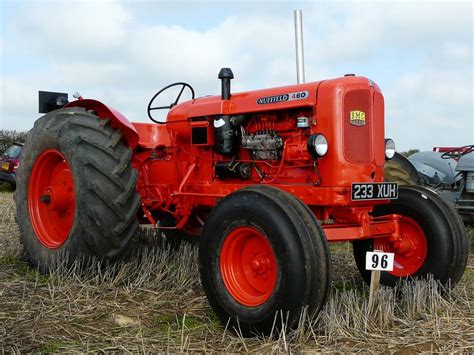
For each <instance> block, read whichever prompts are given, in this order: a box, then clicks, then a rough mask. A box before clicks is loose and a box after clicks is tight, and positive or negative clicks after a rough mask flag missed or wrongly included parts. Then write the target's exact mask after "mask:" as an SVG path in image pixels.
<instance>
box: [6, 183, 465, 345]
mask: <svg viewBox="0 0 474 355" xmlns="http://www.w3.org/2000/svg"><path fill="white" fill-rule="evenodd" d="M138 239H139V241H140V248H139V250H138V251H137V254H136V257H135V258H133V261H131V262H129V263H126V264H125V263H124V264H117V265H113V266H108V267H106V268H101V267H98V266H97V265H96V266H95V267H89V268H87V269H86V270H82V271H79V269H78V268H72V269H65V268H64V267H62V266H58V268H56V269H55V270H52V271H51V272H50V274H49V275H42V274H39V273H38V272H36V271H35V270H33V269H32V268H30V266H29V265H28V264H27V263H26V262H24V261H23V260H22V250H21V246H20V244H19V242H18V228H17V226H16V224H15V222H14V205H13V202H12V194H11V193H6V192H3V193H0V352H3V351H5V352H18V353H19V352H63V351H67V352H85V351H94V352H99V351H100V352H106V351H107V352H108V351H124V352H125V351H126V352H155V351H172V352H175V351H179V352H184V351H186V352H187V351H206V352H210V351H233V352H237V351H265V352H267V351H285V352H287V351H331V352H333V351H344V352H345V351H351V352H358V351H360V352H366V351H374V352H375V351H377V352H379V351H390V352H396V351H404V352H406V351H443V352H452V351H458V352H472V351H474V345H473V344H474V304H473V295H474V286H473V284H474V265H473V261H472V258H471V260H470V264H469V266H468V269H467V271H466V273H465V275H464V278H463V280H462V282H461V285H459V286H458V287H457V288H456V289H455V291H453V292H451V293H450V294H449V295H447V296H442V293H441V292H440V290H439V287H438V286H437V285H436V284H435V283H433V282H429V281H428V282H417V283H415V284H405V285H402V286H401V287H400V288H399V289H397V290H389V289H382V290H381V292H380V293H379V294H378V299H377V302H376V305H377V306H376V308H375V309H374V310H373V311H372V312H368V310H367V301H368V290H367V287H366V286H365V285H364V284H363V282H362V281H361V279H360V277H359V276H358V273H357V270H356V267H355V265H354V262H353V260H352V255H351V250H350V247H349V245H347V244H339V245H334V246H332V251H333V263H334V282H333V289H332V293H331V295H330V299H329V301H328V302H327V305H326V307H325V308H324V310H323V311H322V312H321V313H320V315H319V316H318V317H317V318H316V319H302V321H301V326H300V327H299V328H298V330H297V331H295V332H293V333H291V334H289V335H286V336H285V335H283V334H275V335H274V336H273V337H268V338H252V339H243V338H241V337H239V336H236V335H234V333H232V332H230V330H228V329H224V327H222V326H221V325H220V324H219V322H218V321H217V319H216V318H215V316H214V314H213V312H212V310H211V309H210V308H209V306H208V304H207V301H206V298H205V296H204V293H203V291H202V289H201V285H200V283H199V277H198V273H197V268H196V265H197V251H196V249H195V248H194V247H192V246H190V245H185V246H184V247H182V248H181V249H180V250H178V251H177V252H176V251H174V252H173V251H170V250H169V249H167V248H166V247H163V245H161V243H160V242H159V241H157V240H156V239H157V237H156V234H155V233H154V232H153V231H152V230H149V229H148V230H147V229H143V230H142V231H141V235H140V236H139V238H138Z"/></svg>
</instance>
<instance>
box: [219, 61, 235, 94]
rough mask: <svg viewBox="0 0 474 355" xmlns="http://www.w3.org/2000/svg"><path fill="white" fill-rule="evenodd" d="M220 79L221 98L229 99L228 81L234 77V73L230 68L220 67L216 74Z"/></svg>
mask: <svg viewBox="0 0 474 355" xmlns="http://www.w3.org/2000/svg"><path fill="white" fill-rule="evenodd" d="M217 77H218V78H219V79H221V98H222V100H229V99H230V81H231V80H232V79H234V73H232V70H231V69H230V68H222V69H221V71H220V72H219V75H218V76H217Z"/></svg>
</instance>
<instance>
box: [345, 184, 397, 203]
mask: <svg viewBox="0 0 474 355" xmlns="http://www.w3.org/2000/svg"><path fill="white" fill-rule="evenodd" d="M397 198H398V184H397V183H396V182H378V183H369V184H362V183H353V184H352V186H351V200H352V201H361V200H362V201H366V200H396V199H397Z"/></svg>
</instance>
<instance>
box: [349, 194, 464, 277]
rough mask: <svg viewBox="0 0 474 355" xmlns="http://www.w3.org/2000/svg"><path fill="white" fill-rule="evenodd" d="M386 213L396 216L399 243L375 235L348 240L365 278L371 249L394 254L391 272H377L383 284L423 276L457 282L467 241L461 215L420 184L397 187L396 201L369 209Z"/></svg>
mask: <svg viewBox="0 0 474 355" xmlns="http://www.w3.org/2000/svg"><path fill="white" fill-rule="evenodd" d="M387 214H398V215H399V216H400V234H401V236H402V238H401V240H400V241H390V240H388V239H387V238H377V239H375V240H371V239H367V240H361V241H356V242H353V250H354V257H355V261H356V264H357V267H358V269H359V272H360V274H361V275H362V277H363V278H364V279H365V281H367V282H370V271H367V270H365V254H366V252H367V251H373V250H374V249H377V250H382V251H385V252H393V253H395V260H394V270H393V271H382V273H381V279H380V281H381V283H382V284H383V285H385V286H395V285H396V284H397V283H399V282H400V281H401V280H403V279H406V278H427V277H428V276H431V277H433V278H434V279H435V280H437V281H438V282H440V283H441V284H443V285H446V286H448V285H455V284H456V283H457V282H458V281H459V280H460V278H461V277H462V274H463V272H464V269H465V268H466V264H467V258H468V253H469V240H468V237H467V233H466V230H465V228H464V225H463V224H462V221H461V219H460V217H459V216H457V215H456V212H455V211H454V210H453V209H452V208H451V207H450V206H449V205H447V204H446V203H445V202H444V201H443V200H441V199H440V198H439V196H438V195H436V194H435V193H433V192H432V191H430V190H428V189H426V188H423V187H419V186H405V187H401V188H400V190H399V197H398V200H395V201H392V202H391V203H390V204H387V205H380V206H378V207H376V208H375V210H374V215H375V216H383V215H387Z"/></svg>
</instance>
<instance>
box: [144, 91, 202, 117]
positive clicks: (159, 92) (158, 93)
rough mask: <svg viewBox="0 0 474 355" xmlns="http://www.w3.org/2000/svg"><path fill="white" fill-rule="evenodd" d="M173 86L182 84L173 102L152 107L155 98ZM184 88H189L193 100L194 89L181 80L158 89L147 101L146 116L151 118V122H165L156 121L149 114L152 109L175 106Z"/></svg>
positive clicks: (164, 108) (165, 108)
mask: <svg viewBox="0 0 474 355" xmlns="http://www.w3.org/2000/svg"><path fill="white" fill-rule="evenodd" d="M173 86H182V88H181V90H180V91H179V94H178V96H177V97H176V100H174V102H172V103H170V104H169V105H168V106H157V107H152V106H151V105H152V104H153V102H154V101H155V99H156V98H157V97H158V96H159V95H160V94H161V93H162V92H163V91H165V90H168V89H169V88H172V87H173ZM185 88H189V90H190V91H191V99H192V100H193V99H194V89H193V88H192V86H191V85H189V84H187V83H182V82H179V83H173V84H170V85H168V86H165V87H164V88H163V89H161V90H160V91H158V92H157V93H156V94H155V95H154V96H153V97H152V98H151V100H150V102H149V103H148V109H147V112H148V117H149V118H150V120H152V121H153V122H155V123H158V124H165V123H166V122H160V121H157V120H155V119H154V118H153V117H152V115H151V111H154V110H169V109H171V108H173V107H174V106H176V105H177V104H178V102H179V99H180V98H181V95H182V94H183V91H184V89H185Z"/></svg>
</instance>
